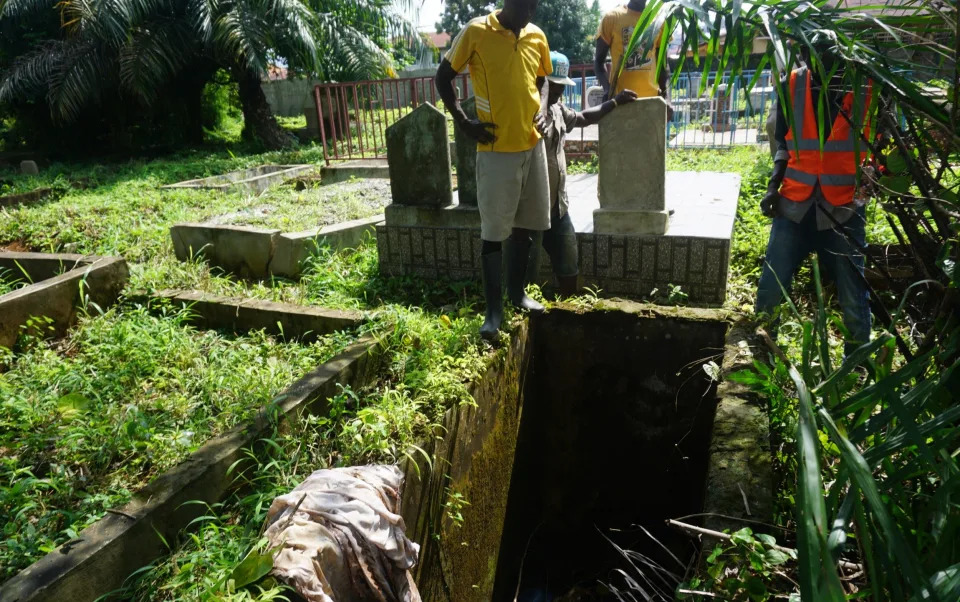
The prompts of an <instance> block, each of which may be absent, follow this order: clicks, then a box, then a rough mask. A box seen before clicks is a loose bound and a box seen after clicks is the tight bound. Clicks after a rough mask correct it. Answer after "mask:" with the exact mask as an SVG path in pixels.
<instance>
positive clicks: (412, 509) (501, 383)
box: [401, 320, 529, 602]
mask: <svg viewBox="0 0 960 602" xmlns="http://www.w3.org/2000/svg"><path fill="white" fill-rule="evenodd" d="M528 350H529V323H528V322H527V320H520V321H518V322H517V323H516V325H515V327H514V329H513V331H512V333H511V336H510V342H509V344H508V345H507V346H505V347H504V348H501V349H500V350H498V352H497V354H496V356H495V358H494V359H493V360H492V361H491V363H490V365H489V366H488V367H487V370H486V372H485V373H484V374H483V376H482V377H481V378H480V379H478V380H477V381H476V382H474V383H473V385H472V386H471V387H470V393H471V395H472V397H473V398H474V400H475V401H476V405H461V406H457V407H453V408H451V409H449V410H448V411H447V412H446V413H445V414H444V417H443V420H442V425H441V426H440V427H439V428H438V429H437V431H436V439H434V440H432V441H426V442H424V443H423V445H421V446H420V447H421V448H423V449H425V450H426V451H427V453H428V454H430V456H431V458H432V464H431V465H430V466H427V465H426V462H425V461H424V460H423V458H422V456H420V454H419V452H416V451H414V452H412V453H411V455H414V456H415V458H416V460H417V462H418V466H416V467H415V466H414V465H413V462H411V461H409V460H408V461H406V462H405V463H404V465H403V469H404V472H405V475H406V477H405V485H404V491H403V503H402V506H401V509H402V513H403V517H404V521H405V523H406V526H407V535H408V537H410V538H411V539H413V540H414V541H416V542H417V543H419V544H420V546H421V548H420V559H419V562H418V564H417V566H416V568H415V569H414V578H415V580H416V582H417V586H418V588H419V589H420V594H421V596H422V597H423V599H424V600H431V601H436V602H441V601H449V602H472V601H477V602H480V601H486V600H490V599H491V596H492V595H493V586H494V579H495V577H496V569H497V560H498V556H499V551H500V538H501V535H502V533H503V527H504V521H505V519H506V509H507V498H508V496H509V493H510V479H511V476H512V474H513V461H514V454H515V451H516V444H517V431H518V429H519V426H520V415H521V407H520V405H521V403H522V396H521V389H522V386H523V383H522V382H521V375H522V374H523V368H524V366H525V362H526V361H527V356H528ZM450 494H459V495H460V496H462V498H461V499H463V500H465V501H466V502H467V504H465V505H462V506H461V507H459V508H453V507H450V508H448V507H447V503H448V502H449V501H450ZM455 512H460V513H461V514H462V520H457V521H454V520H453V518H452V516H453V514H454V513H455Z"/></svg>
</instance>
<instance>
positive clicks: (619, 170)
mask: <svg viewBox="0 0 960 602" xmlns="http://www.w3.org/2000/svg"><path fill="white" fill-rule="evenodd" d="M666 130H667V105H666V103H665V102H664V101H663V99H662V98H660V97H653V98H643V99H640V100H638V101H635V102H631V103H630V104H627V105H624V106H622V107H620V108H618V109H617V110H616V111H614V112H613V113H611V114H609V115H607V116H606V117H604V118H603V119H602V120H601V121H600V149H599V152H600V176H599V187H598V193H599V200H600V209H597V210H595V211H594V212H593V230H594V232H596V233H598V234H664V233H665V232H666V231H667V222H668V217H669V215H668V213H667V211H666V209H665V207H666V196H665V184H666V167H667V164H666Z"/></svg>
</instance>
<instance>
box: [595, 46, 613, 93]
mask: <svg viewBox="0 0 960 602" xmlns="http://www.w3.org/2000/svg"><path fill="white" fill-rule="evenodd" d="M608 52H610V46H608V45H607V43H606V42H604V41H603V38H601V37H600V36H597V45H596V50H595V51H594V54H593V73H594V74H595V75H596V76H597V82H598V83H599V84H600V86H601V87H603V93H604V94H606V95H609V94H610V82H609V81H608V80H607V69H606V67H605V65H606V63H607V53H608Z"/></svg>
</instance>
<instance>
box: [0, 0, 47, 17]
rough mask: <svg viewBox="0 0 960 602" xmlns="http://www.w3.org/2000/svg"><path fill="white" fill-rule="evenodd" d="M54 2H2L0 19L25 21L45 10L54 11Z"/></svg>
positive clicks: (26, 0) (34, 0)
mask: <svg viewBox="0 0 960 602" xmlns="http://www.w3.org/2000/svg"><path fill="white" fill-rule="evenodd" d="M55 4H56V2H54V1H52V0H0V19H24V18H26V17H30V16H33V15H35V14H37V13H40V12H42V11H44V10H48V11H53V10H54V6H55Z"/></svg>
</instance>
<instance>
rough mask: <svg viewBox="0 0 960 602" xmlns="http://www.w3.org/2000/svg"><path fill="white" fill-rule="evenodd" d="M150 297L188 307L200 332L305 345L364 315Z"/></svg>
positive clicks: (217, 298)
mask: <svg viewBox="0 0 960 602" xmlns="http://www.w3.org/2000/svg"><path fill="white" fill-rule="evenodd" d="M152 297H153V299H164V300H168V301H170V302H171V303H174V304H177V305H183V306H188V307H189V308H190V313H191V320H190V321H191V324H193V325H195V326H197V327H199V328H215V329H223V330H229V331H233V332H246V331H249V330H264V331H266V332H267V333H269V334H272V335H283V336H286V337H293V338H296V339H298V340H304V341H311V340H315V339H316V338H317V337H320V336H323V335H325V334H330V333H332V332H336V331H338V330H345V329H348V328H355V327H357V326H359V325H360V324H362V323H363V321H364V316H363V314H362V313H361V312H358V311H347V310H339V309H327V308H324V307H305V306H303V305H294V304H292V303H276V302H274V301H262V300H258V299H240V298H236V297H224V296H221V295H212V294H210V293H202V292H199V291H161V292H159V293H156V294H154V295H153V296H152Z"/></svg>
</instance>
